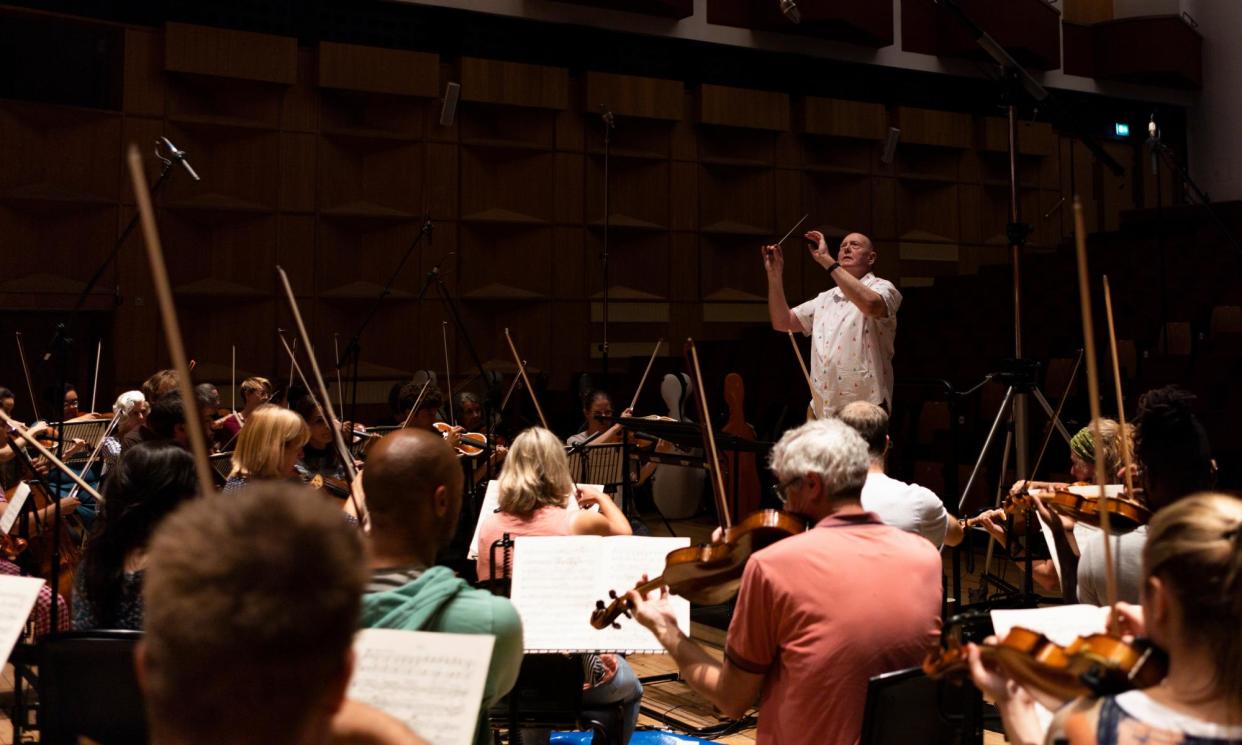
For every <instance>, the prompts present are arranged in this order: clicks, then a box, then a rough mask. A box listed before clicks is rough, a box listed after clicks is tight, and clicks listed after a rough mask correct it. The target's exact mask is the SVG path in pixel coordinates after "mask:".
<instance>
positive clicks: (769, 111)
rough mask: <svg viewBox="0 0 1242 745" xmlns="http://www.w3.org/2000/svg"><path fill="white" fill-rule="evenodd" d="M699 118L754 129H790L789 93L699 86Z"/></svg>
mask: <svg viewBox="0 0 1242 745" xmlns="http://www.w3.org/2000/svg"><path fill="white" fill-rule="evenodd" d="M698 121H699V123H700V124H718V125H723V126H728V127H747V128H750V129H770V130H787V129H789V96H788V95H787V94H784V93H777V92H775V91H758V90H752V89H748V88H730V87H728V86H723V85H701V86H699V99H698Z"/></svg>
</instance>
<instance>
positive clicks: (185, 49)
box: [164, 23, 298, 85]
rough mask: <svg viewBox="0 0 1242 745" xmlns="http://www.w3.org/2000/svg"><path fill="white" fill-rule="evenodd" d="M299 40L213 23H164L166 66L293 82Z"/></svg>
mask: <svg viewBox="0 0 1242 745" xmlns="http://www.w3.org/2000/svg"><path fill="white" fill-rule="evenodd" d="M297 49H298V40H297V39H294V38H292V37H288V36H273V35H271V34H256V33H254V32H251V31H232V30H227V29H222V28H216V27H212V26H193V25H190V24H186V23H168V24H165V26H164V69H165V70H168V71H169V72H181V73H192V74H195V75H211V76H215V77H221V78H236V79H238V80H255V81H259V82H263V83H281V84H283V85H291V84H292V83H293V82H295V81H296V80H297Z"/></svg>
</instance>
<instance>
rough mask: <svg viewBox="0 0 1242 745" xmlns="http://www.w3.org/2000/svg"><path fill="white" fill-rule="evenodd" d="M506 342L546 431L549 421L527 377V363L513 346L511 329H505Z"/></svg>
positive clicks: (541, 424)
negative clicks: (510, 334)
mask: <svg viewBox="0 0 1242 745" xmlns="http://www.w3.org/2000/svg"><path fill="white" fill-rule="evenodd" d="M505 341H507V342H509V351H510V352H512V353H513V361H514V362H515V363H517V368H518V375H520V376H521V377H522V382H523V383H525V384H526V392H527V393H529V394H530V400H531V402H532V403H534V404H535V413H536V414H538V415H539V424H540V426H542V427H543V428H544V429H549V427H548V420H547V418H545V417H544V415H543V409H542V408H541V407H540V406H539V397H538V396H536V395H535V388H534V386H532V385H531V384H530V378H528V377H526V363H524V362H523V361H522V356H521V355H520V354H518V351H517V347H516V346H514V344H513V337H512V336H509V329H507V328H506V329H505Z"/></svg>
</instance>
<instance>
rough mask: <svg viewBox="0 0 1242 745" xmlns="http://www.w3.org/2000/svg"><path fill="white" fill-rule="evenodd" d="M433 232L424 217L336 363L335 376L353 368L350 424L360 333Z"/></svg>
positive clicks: (354, 405) (353, 412)
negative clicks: (423, 242)
mask: <svg viewBox="0 0 1242 745" xmlns="http://www.w3.org/2000/svg"><path fill="white" fill-rule="evenodd" d="M433 230H435V225H433V224H432V223H431V217H430V216H427V217H424V218H423V224H422V226H421V227H419V229H418V234H417V235H415V236H414V240H413V241H411V242H410V245H409V246H408V247H407V248H406V249H405V254H404V255H403V256H402V257H401V261H399V262H398V263H397V268H396V269H394V270H393V271H392V274H391V275H389V277H388V281H387V282H385V283H384V289H382V290H380V292H379V294H378V295H376V296H375V300H374V301H372V303H371V309H370V310H369V311H367V315H366V317H364V318H363V319H362V323H361V324H359V325H358V330H357V331H355V332H354V335H353V336H352V337H350V339H349V343H348V344H346V345H345V351H343V352H341V357H340V359H338V360H337V361H336V370H337V374H340V372H341V370H343V369H345V366H346V365H352V367H353V383H351V384H350V392H349V417H347V418H348V420H349V421H351V422H356V421H358V360H359V357H360V356H361V353H362V347H361V345H360V343H359V342H360V341H361V339H362V333H363V332H364V331H366V330H367V326H369V325H371V321H373V320H375V315H376V314H377V313H379V309H380V306H382V305H383V304H384V298H386V297H388V296H389V295H391V294H392V286H393V284H394V283H395V282H396V281H397V277H399V276H401V270H402V269H404V268H405V263H406V262H407V261H409V260H410V256H411V255H413V253H414V249H416V248H418V244H420V243H422V241H423V236H426V237H427V240H428V241H429V242H430V240H431V233H432V231H433ZM426 289H427V287H426V285H424V286H423V291H424V292H425V291H426ZM418 297H419V299H420V300H421V299H422V297H423V295H422V293H421V292H420V293H419V295H418ZM342 416H344V413H342Z"/></svg>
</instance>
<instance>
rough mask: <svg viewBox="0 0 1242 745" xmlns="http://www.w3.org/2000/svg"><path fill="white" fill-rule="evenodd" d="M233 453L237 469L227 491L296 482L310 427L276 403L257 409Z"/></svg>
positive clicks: (225, 489) (244, 428) (248, 418)
mask: <svg viewBox="0 0 1242 745" xmlns="http://www.w3.org/2000/svg"><path fill="white" fill-rule="evenodd" d="M244 421H245V423H246V426H245V427H243V428H242V430H241V433H240V434H239V435H238V437H237V447H236V448H235V449H234V450H233V458H232V460H233V470H232V471H231V472H230V473H229V477H228V480H227V481H225V483H224V489H223V490H224V491H225V492H232V491H237V490H239V489H241V488H242V487H244V486H245V485H246V484H247V483H249V482H251V481H272V480H293V479H297V478H298V474H297V468H296V467H297V464H298V460H299V459H300V458H301V457H302V447H303V446H304V445H306V443H307V442H308V441H309V440H310V427H308V426H307V425H306V422H305V420H303V419H302V417H301V416H299V415H298V414H296V413H294V412H292V411H289V410H288V409H284V408H281V407H279V406H276V405H274V404H264V405H261V406H258V407H256V408H255V409H254V410H253V411H251V412H250V415H249V416H248V417H246V418H245V420H244Z"/></svg>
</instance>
